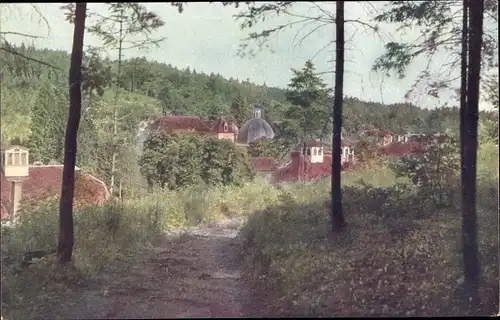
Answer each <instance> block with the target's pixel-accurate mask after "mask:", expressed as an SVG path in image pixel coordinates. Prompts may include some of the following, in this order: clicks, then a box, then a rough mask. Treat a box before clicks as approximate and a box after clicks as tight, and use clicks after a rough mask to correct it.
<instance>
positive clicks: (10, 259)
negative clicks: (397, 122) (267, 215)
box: [1, 180, 279, 319]
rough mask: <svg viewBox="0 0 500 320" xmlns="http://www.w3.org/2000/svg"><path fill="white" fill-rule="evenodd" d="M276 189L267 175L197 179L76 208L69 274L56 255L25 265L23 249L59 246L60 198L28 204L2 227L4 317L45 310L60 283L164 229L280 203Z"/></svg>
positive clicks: (83, 275) (94, 270)
mask: <svg viewBox="0 0 500 320" xmlns="http://www.w3.org/2000/svg"><path fill="white" fill-rule="evenodd" d="M278 194H279V192H278V191H277V190H276V189H274V188H273V187H271V186H269V185H267V184H266V183H265V182H264V180H257V181H254V182H249V183H247V184H245V185H243V186H242V187H232V188H231V187H208V186H203V185H200V186H194V187H190V188H185V189H183V190H179V191H175V192H174V191H163V190H153V191H152V192H151V193H148V194H143V195H142V196H141V197H139V198H135V199H128V200H124V201H122V202H110V203H108V204H106V205H103V206H98V207H91V208H88V209H85V210H80V211H77V212H75V214H74V226H75V246H74V267H75V268H73V269H71V275H67V272H69V271H67V270H65V271H64V272H63V271H62V270H56V269H54V268H56V267H55V265H56V264H55V263H54V258H55V257H54V256H53V255H52V256H49V258H48V259H46V261H42V262H39V263H36V264H34V265H33V266H31V267H29V268H24V269H20V262H21V260H22V258H23V255H24V253H26V252H29V251H34V250H51V249H55V248H56V245H57V239H58V228H59V217H58V213H59V210H58V201H57V199H54V200H51V201H47V202H45V203H43V204H41V205H40V206H38V207H36V208H23V209H22V212H21V213H20V214H19V217H20V218H19V220H18V221H17V222H16V223H15V225H13V226H10V227H8V226H5V225H3V226H2V238H1V256H2V261H1V264H2V270H1V275H2V306H3V307H5V308H3V310H6V311H3V315H4V316H5V315H6V312H7V316H8V317H7V318H9V319H10V318H14V319H17V318H31V317H32V316H33V315H35V314H38V313H39V312H41V309H40V308H44V307H45V308H49V306H50V303H60V300H58V299H59V298H60V297H61V296H60V295H59V294H62V296H64V294H65V292H66V291H65V290H67V289H68V288H67V287H65V285H63V283H64V284H68V281H69V282H70V283H73V284H75V285H76V284H78V283H80V282H82V281H83V280H85V279H92V278H94V276H95V275H97V274H98V273H99V272H100V271H102V270H103V268H105V267H107V266H110V265H113V264H116V263H120V262H121V261H123V259H124V258H127V256H129V255H130V254H132V253H134V252H136V251H138V250H141V249H142V248H143V247H145V246H150V245H152V244H153V243H154V241H155V239H157V237H158V235H159V234H161V233H162V231H164V230H169V229H173V228H183V227H187V226H192V225H195V224H199V223H206V222H210V221H213V220H215V219H221V218H226V217H231V216H237V215H246V214H249V213H251V212H253V211H256V210H262V209H263V208H264V207H266V206H267V205H268V204H269V203H273V202H274V201H277V199H278ZM63 274H66V275H67V276H63ZM60 276H61V277H60ZM69 278H71V279H69ZM49 288H52V289H53V290H52V291H50V290H49ZM54 288H57V290H55V289H54ZM49 291H50V292H49ZM58 292H59V293H58ZM51 297H52V300H51ZM26 301H30V303H29V304H26Z"/></svg>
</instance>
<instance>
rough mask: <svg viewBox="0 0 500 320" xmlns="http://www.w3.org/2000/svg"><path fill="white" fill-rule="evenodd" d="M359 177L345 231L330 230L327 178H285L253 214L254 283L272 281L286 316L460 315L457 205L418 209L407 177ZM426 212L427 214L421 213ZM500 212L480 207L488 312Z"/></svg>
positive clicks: (247, 234) (348, 202) (494, 304)
mask: <svg viewBox="0 0 500 320" xmlns="http://www.w3.org/2000/svg"><path fill="white" fill-rule="evenodd" d="M377 172H378V173H376V174H375V173H373V174H372V176H375V175H378V176H382V177H384V179H387V178H388V177H389V176H390V173H387V174H382V173H381V172H384V169H378V170H377ZM355 175H356V173H355ZM360 175H361V176H362V177H364V178H366V180H367V181H368V182H364V185H360V184H359V176H358V177H356V176H355V177H353V178H352V179H351V181H350V186H349V187H344V188H343V205H344V211H345V215H346V220H347V222H348V229H346V230H345V231H344V232H343V233H342V234H339V235H332V234H331V232H330V223H331V222H330V217H329V215H330V209H329V208H328V204H329V192H330V190H329V185H328V184H321V183H318V184H311V185H305V184H302V185H294V186H286V187H284V188H283V189H282V190H281V194H280V195H279V196H278V197H279V200H280V201H277V202H276V203H275V204H274V205H273V206H272V207H267V208H265V209H264V210H261V211H260V212H258V213H255V214H253V215H251V216H250V217H249V220H248V222H247V224H245V226H244V227H243V229H242V233H241V235H242V244H243V245H242V257H244V266H245V269H247V271H248V272H247V273H249V274H250V276H251V280H252V281H253V283H254V285H256V286H258V288H260V287H261V286H262V282H264V283H266V284H267V285H268V287H266V291H267V292H273V294H274V295H273V296H272V297H268V299H267V300H268V301H272V303H274V304H275V305H278V306H277V307H279V309H280V310H288V311H287V312H285V314H281V316H290V317H292V316H388V315H390V316H411V315H413V316H430V315H432V316H436V315H460V314H463V313H461V312H462V309H461V307H462V305H461V303H460V300H459V299H457V297H456V296H455V292H456V290H457V289H458V288H459V287H460V279H461V277H462V274H463V270H462V255H461V233H460V232H461V230H460V228H461V222H460V215H457V212H456V210H454V209H453V208H443V209H440V210H435V209H433V208H427V209H426V210H432V212H433V214H432V215H431V214H429V213H428V212H425V213H424V214H421V213H419V211H421V210H422V207H421V206H415V204H418V203H416V202H418V201H420V200H419V198H418V197H417V196H416V195H412V194H411V192H410V189H408V188H406V184H397V183H395V180H393V184H392V186H390V185H387V181H383V182H382V183H377V181H373V180H372V181H370V180H369V177H370V175H369V172H364V173H363V172H360ZM356 178H358V179H357V180H356ZM356 181H358V183H356ZM377 184H378V185H384V187H377V186H375V185H377ZM325 202H326V204H327V206H325V205H324V204H325ZM419 214H420V215H421V216H424V217H426V218H425V219H418V220H416V219H414V218H415V217H416V216H418V215H419ZM494 217H496V220H498V214H497V211H496V210H478V218H479V219H478V220H479V234H480V237H479V239H480V240H479V250H480V258H481V264H482V268H483V275H484V277H483V280H482V281H481V288H480V292H481V294H482V298H483V303H484V304H483V306H482V312H484V314H486V313H490V314H491V312H494V311H495V310H496V309H498V301H497V300H498V295H497V298H496V300H495V292H498V260H497V258H496V256H497V254H496V253H498V244H497V243H498V241H496V240H494V235H495V234H496V237H498V231H497V230H498V229H497V226H498V221H496V222H494V221H493V219H494ZM420 218H422V217H420ZM488 225H489V226H488ZM495 230H496V232H495ZM258 288H257V289H256V290H258ZM271 309H272V308H271ZM274 315H276V314H274Z"/></svg>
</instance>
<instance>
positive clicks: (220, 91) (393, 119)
mask: <svg viewBox="0 0 500 320" xmlns="http://www.w3.org/2000/svg"><path fill="white" fill-rule="evenodd" d="M19 49H20V51H21V52H22V53H24V54H25V55H26V56H29V57H32V58H35V59H37V60H40V61H43V62H47V63H48V64H50V65H52V66H55V67H57V68H59V69H58V70H56V69H52V68H50V67H48V66H43V65H40V64H37V63H36V62H30V63H29V64H26V61H23V60H22V59H21V58H17V59H14V58H12V57H10V59H9V60H11V61H9V63H6V64H4V65H5V69H6V70H5V71H7V72H4V73H6V74H5V76H6V77H5V78H10V79H8V80H7V81H6V82H7V83H8V85H10V86H9V87H7V88H6V89H5V90H10V89H13V88H14V87H12V85H14V84H16V85H21V87H24V88H26V86H29V87H31V89H34V91H35V92H36V91H40V90H42V89H43V88H44V86H46V85H45V84H44V82H49V83H51V84H53V85H55V86H56V87H57V88H58V89H59V88H64V84H65V83H66V81H67V74H68V70H69V61H70V59H69V54H68V53H66V52H63V51H53V50H37V49H34V48H25V47H22V48H19ZM6 59H8V58H6ZM87 61H88V59H87ZM103 64H104V65H106V64H108V65H111V62H110V61H107V60H104V61H103ZM112 66H113V68H112V72H116V64H112ZM300 67H301V66H297V68H300ZM119 84H120V86H121V88H122V89H123V90H124V94H133V95H134V100H136V103H137V106H136V107H137V108H142V107H144V109H145V110H144V111H147V112H145V113H144V112H139V113H140V116H141V117H146V116H147V113H148V112H155V113H173V114H179V115H198V116H201V117H203V118H209V117H212V116H215V115H219V114H224V115H230V114H234V115H235V117H236V118H237V120H239V121H240V122H241V121H243V120H244V119H243V116H242V115H245V114H246V115H248V116H249V115H250V110H251V108H252V105H253V104H254V103H256V102H258V103H260V104H261V106H262V107H263V109H264V111H265V112H264V116H265V117H266V118H268V119H270V120H282V118H283V111H284V110H285V109H286V107H287V104H288V102H287V101H286V98H285V90H284V89H280V88H271V87H267V86H265V85H264V86H258V85H255V84H253V83H251V82H250V81H249V80H242V79H225V78H223V77H222V76H220V75H217V74H204V73H199V72H197V71H196V70H195V69H192V70H190V69H189V68H188V69H183V70H180V69H177V68H176V67H173V66H172V65H170V64H165V63H159V62H156V61H149V60H147V59H146V58H134V59H130V60H127V61H125V62H124V63H123V66H122V70H121V76H120V82H119ZM62 94H65V93H62ZM142 101H143V102H142ZM141 102H142V103H141ZM141 104H144V106H142V105H141ZM151 104H155V108H151ZM2 105H3V107H5V108H7V109H11V110H12V111H14V110H15V109H17V108H18V107H16V106H15V105H12V104H9V105H4V104H2ZM148 106H149V107H148ZM152 109H154V110H152ZM24 115H26V113H24ZM138 116H139V115H138ZM130 120H132V119H130ZM135 120H136V121H139V120H140V119H135ZM457 125H458V112H457V110H456V109H446V108H440V109H437V110H433V111H430V110H425V109H420V108H418V107H416V106H412V105H409V104H403V103H402V104H396V105H383V104H380V103H375V102H366V101H362V100H359V99H357V98H347V99H346V100H345V108H344V130H345V131H347V132H356V131H358V130H359V129H361V128H362V127H363V126H374V127H378V128H381V129H387V130H391V131H394V132H404V131H416V130H421V131H429V130H431V131H437V130H444V129H445V128H447V127H450V129H454V127H456V126H457Z"/></svg>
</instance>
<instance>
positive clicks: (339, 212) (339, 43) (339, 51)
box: [332, 1, 345, 232]
mask: <svg viewBox="0 0 500 320" xmlns="http://www.w3.org/2000/svg"><path fill="white" fill-rule="evenodd" d="M336 6H337V10H336V11H337V13H336V14H337V16H336V18H335V25H336V32H337V34H336V36H337V38H336V61H335V93H334V94H335V97H334V102H333V141H332V229H333V231H334V232H335V231H339V230H341V229H342V228H343V227H344V226H345V219H344V212H343V209H342V189H341V188H342V186H341V179H340V175H341V170H342V163H341V152H342V148H341V143H342V139H341V133H342V103H343V100H344V99H343V95H344V93H343V87H344V1H336Z"/></svg>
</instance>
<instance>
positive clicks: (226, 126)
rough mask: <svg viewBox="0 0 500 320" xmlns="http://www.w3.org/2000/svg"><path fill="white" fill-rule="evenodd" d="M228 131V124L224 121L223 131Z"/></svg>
mask: <svg viewBox="0 0 500 320" xmlns="http://www.w3.org/2000/svg"><path fill="white" fill-rule="evenodd" d="M228 131H229V126H228V125H227V123H224V132H228Z"/></svg>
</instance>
